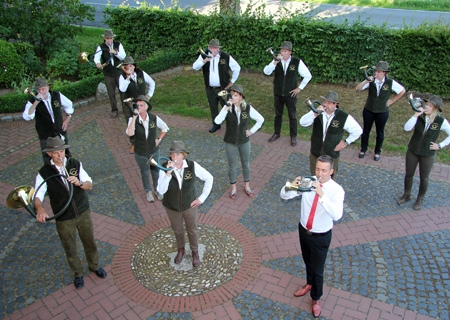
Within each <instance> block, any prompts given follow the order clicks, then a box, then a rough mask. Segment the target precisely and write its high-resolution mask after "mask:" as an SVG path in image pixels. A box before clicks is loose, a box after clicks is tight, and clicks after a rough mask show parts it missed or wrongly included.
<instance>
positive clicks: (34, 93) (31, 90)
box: [23, 88, 42, 101]
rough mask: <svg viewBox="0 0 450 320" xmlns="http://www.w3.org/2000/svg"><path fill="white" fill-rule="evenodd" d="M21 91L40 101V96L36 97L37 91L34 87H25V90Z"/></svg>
mask: <svg viewBox="0 0 450 320" xmlns="http://www.w3.org/2000/svg"><path fill="white" fill-rule="evenodd" d="M23 93H26V94H29V95H30V96H32V97H33V98H34V99H35V100H37V101H42V99H41V98H38V97H37V94H38V92H37V90H36V89H30V88H26V89H25V90H23Z"/></svg>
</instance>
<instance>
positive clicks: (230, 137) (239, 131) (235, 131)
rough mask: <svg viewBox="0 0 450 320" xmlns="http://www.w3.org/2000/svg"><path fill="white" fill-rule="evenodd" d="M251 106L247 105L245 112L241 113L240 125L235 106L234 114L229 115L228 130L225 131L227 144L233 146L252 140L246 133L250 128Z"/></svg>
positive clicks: (229, 113) (227, 118)
mask: <svg viewBox="0 0 450 320" xmlns="http://www.w3.org/2000/svg"><path fill="white" fill-rule="evenodd" d="M249 113H250V105H247V108H246V109H245V110H242V111H241V115H240V121H239V124H238V119H237V114H236V111H235V109H234V105H233V112H228V113H227V117H226V120H227V128H226V131H225V136H224V138H223V141H225V142H226V143H232V144H237V145H239V144H243V143H246V142H248V141H249V140H250V138H249V137H247V136H246V134H245V131H246V130H247V127H248V122H249V119H250V115H249Z"/></svg>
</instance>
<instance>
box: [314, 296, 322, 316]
mask: <svg viewBox="0 0 450 320" xmlns="http://www.w3.org/2000/svg"><path fill="white" fill-rule="evenodd" d="M321 312H322V307H321V306H320V302H319V300H313V301H312V314H313V316H314V318H318V317H319V316H320V313H321Z"/></svg>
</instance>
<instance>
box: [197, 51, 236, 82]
mask: <svg viewBox="0 0 450 320" xmlns="http://www.w3.org/2000/svg"><path fill="white" fill-rule="evenodd" d="M209 65H210V62H209V61H208V62H207V63H205V64H204V65H203V67H202V70H203V80H204V81H205V86H206V87H207V88H209V86H210V84H209ZM218 65H219V80H220V87H221V88H222V89H224V88H225V87H226V86H227V85H228V84H229V83H230V80H231V75H230V55H229V54H228V53H226V52H223V51H220V60H219V64H218Z"/></svg>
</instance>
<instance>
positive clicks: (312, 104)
mask: <svg viewBox="0 0 450 320" xmlns="http://www.w3.org/2000/svg"><path fill="white" fill-rule="evenodd" d="M303 102H304V103H305V104H306V105H307V106H308V107H310V108H311V110H312V111H313V112H314V113H317V114H321V113H322V110H317V108H316V107H315V105H317V107H319V106H321V105H322V102H320V101H319V100H313V101H311V100H310V99H309V98H306V99H305V100H304V101H303Z"/></svg>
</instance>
